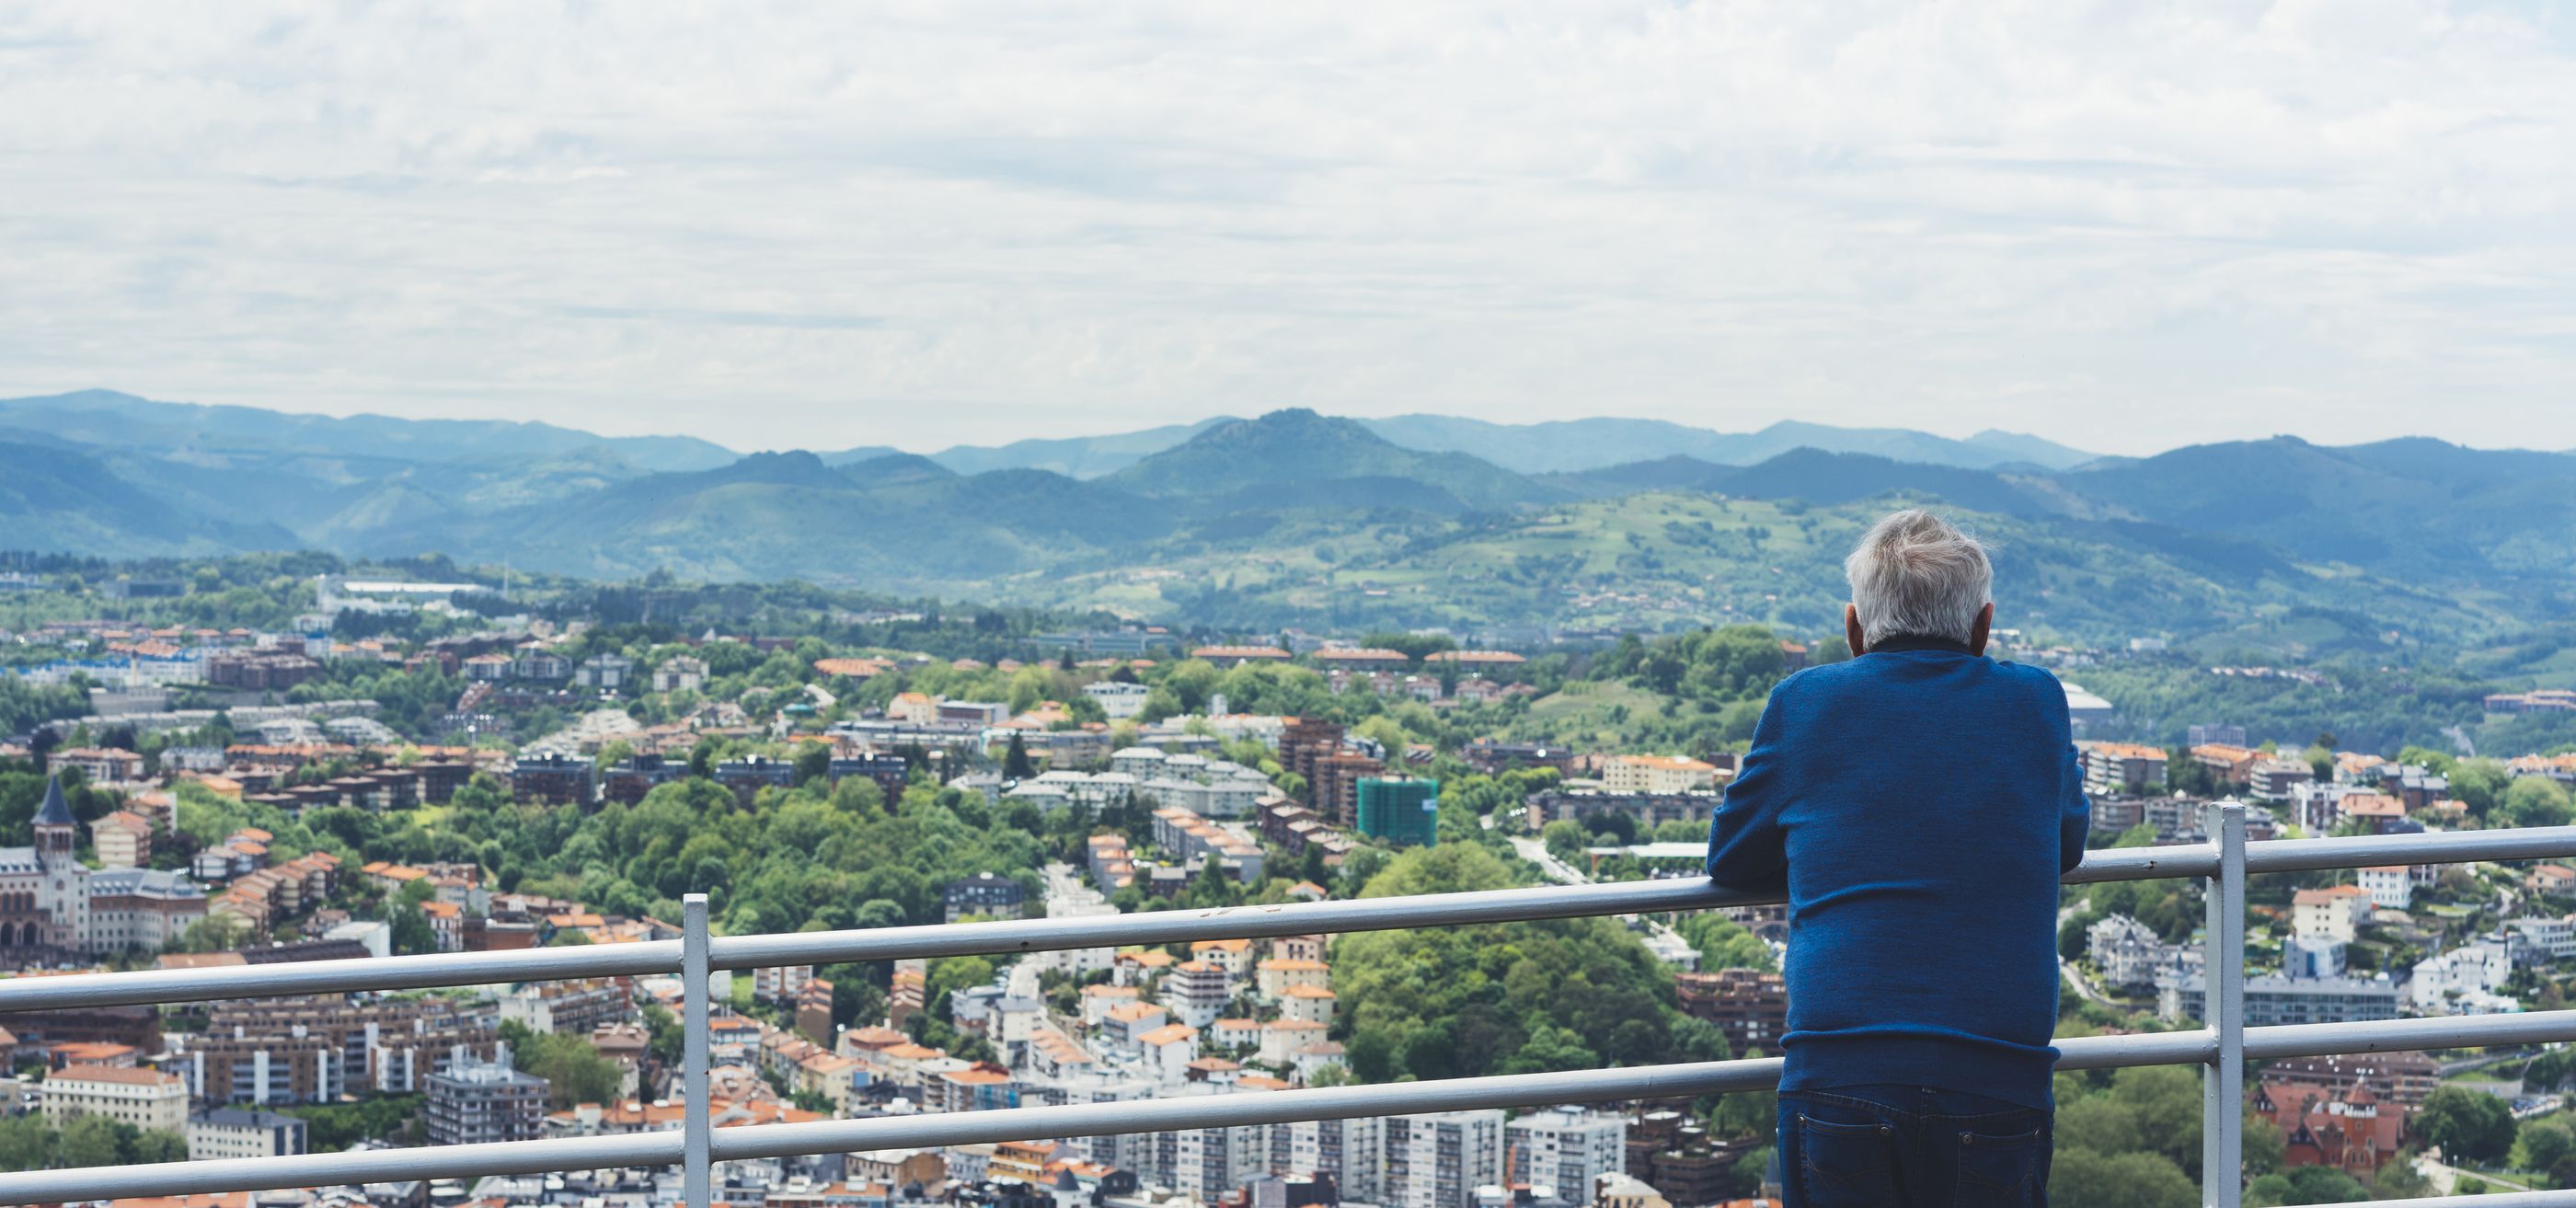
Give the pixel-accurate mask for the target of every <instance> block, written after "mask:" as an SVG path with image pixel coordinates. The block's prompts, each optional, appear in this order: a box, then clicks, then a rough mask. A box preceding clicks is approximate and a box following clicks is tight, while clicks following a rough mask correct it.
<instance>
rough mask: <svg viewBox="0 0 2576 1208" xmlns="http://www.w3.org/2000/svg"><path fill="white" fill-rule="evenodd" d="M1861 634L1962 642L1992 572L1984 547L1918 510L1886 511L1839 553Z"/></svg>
mask: <svg viewBox="0 0 2576 1208" xmlns="http://www.w3.org/2000/svg"><path fill="white" fill-rule="evenodd" d="M1843 574H1844V575H1845V576H1846V577H1847V578H1849V579H1850V580H1851V602H1852V607H1853V608H1854V609H1856V610H1857V611H1858V612H1859V613H1860V626H1861V640H1862V641H1863V642H1865V643H1866V644H1868V645H1871V646H1876V645H1878V644H1879V642H1880V641H1882V640H1884V639H1887V638H1892V637H1898V636H1905V637H1927V638H1948V639H1950V640H1951V641H1954V642H1965V641H1967V640H1968V638H1969V635H1970V633H1971V631H1973V630H1974V629H1975V628H1976V625H1977V612H1978V610H1980V609H1982V608H1984V607H1985V606H1986V604H1987V602H1988V600H1989V596H1988V594H1987V593H1988V592H1990V591H1991V590H1992V589H1993V588H1994V585H1995V570H1994V566H1993V564H1992V563H1990V562H1988V561H1987V560H1986V547H1985V546H1983V545H1979V544H1978V543H1977V539H1976V538H1974V537H1971V536H1969V535H1967V534H1966V533H1962V532H1960V531H1959V530H1957V529H1955V528H1952V527H1950V523H1949V522H1948V521H1946V520H1943V519H1941V518H1940V517H1938V516H1935V515H1933V514H1932V513H1930V512H1927V511H1924V510H1923V509H1921V508H1907V509H1905V510H1904V511H1901V512H1895V513H1891V514H1890V515H1889V516H1888V517H1887V518H1886V519H1884V520H1881V521H1879V522H1878V523H1877V524H1875V525H1872V526H1870V530H1869V532H1868V533H1867V534H1866V535H1864V536H1863V537H1862V538H1861V539H1860V544H1859V545H1858V546H1856V547H1854V548H1853V550H1852V552H1851V556H1850V557H1848V558H1845V559H1843Z"/></svg>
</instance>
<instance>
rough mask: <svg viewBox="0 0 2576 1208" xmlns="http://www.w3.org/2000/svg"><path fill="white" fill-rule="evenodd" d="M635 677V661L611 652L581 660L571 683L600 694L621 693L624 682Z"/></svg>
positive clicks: (624, 685)
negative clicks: (592, 689)
mask: <svg viewBox="0 0 2576 1208" xmlns="http://www.w3.org/2000/svg"><path fill="white" fill-rule="evenodd" d="M634 677H635V661H634V660H633V659H630V658H627V657H626V656H625V655H622V654H618V653H615V652H613V651H604V652H602V653H599V654H594V655H592V656H590V657H589V658H586V659H583V660H582V661H581V665H580V666H579V667H577V668H575V669H574V671H573V682H574V683H577V684H579V685H581V686H582V687H584V688H596V689H598V690H600V691H602V692H618V691H623V690H624V689H625V687H626V681H628V680H630V679H633V678H634Z"/></svg>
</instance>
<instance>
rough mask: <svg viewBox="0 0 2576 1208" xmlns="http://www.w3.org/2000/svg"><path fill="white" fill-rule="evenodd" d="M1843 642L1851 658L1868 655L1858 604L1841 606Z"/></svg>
mask: <svg viewBox="0 0 2576 1208" xmlns="http://www.w3.org/2000/svg"><path fill="white" fill-rule="evenodd" d="M1987 607H1988V609H1990V610H1991V609H1992V608H1993V605H1988V606H1987ZM1843 640H1844V641H1846V642H1849V643H1851V652H1852V657H1853V658H1859V657H1860V656H1862V655H1864V654H1867V653H1869V643H1868V641H1867V640H1865V639H1864V638H1863V637H1862V633H1861V627H1860V605H1858V604H1845V605H1843Z"/></svg>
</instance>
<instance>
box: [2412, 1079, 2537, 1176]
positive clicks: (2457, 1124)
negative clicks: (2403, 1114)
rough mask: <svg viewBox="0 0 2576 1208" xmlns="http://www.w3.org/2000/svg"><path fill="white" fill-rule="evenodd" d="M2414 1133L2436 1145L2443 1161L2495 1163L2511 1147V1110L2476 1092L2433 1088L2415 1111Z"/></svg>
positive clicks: (2458, 1087)
mask: <svg viewBox="0 0 2576 1208" xmlns="http://www.w3.org/2000/svg"><path fill="white" fill-rule="evenodd" d="M2415 1134H2416V1135H2417V1136H2420V1137H2422V1138H2424V1140H2425V1141H2426V1142H2427V1143H2428V1144H2432V1145H2438V1146H2440V1147H2441V1148H2442V1156H2443V1158H2444V1159H2445V1160H2447V1161H2452V1162H2460V1161H2470V1162H2494V1161H2499V1160H2501V1159H2503V1157H2504V1156H2505V1154H2506V1152H2507V1151H2509V1150H2511V1149H2512V1148H2513V1140H2514V1123H2513V1110H2512V1109H2511V1108H2510V1107H2507V1106H2506V1105H2505V1101H2504V1100H2502V1099H2499V1098H2497V1097H2495V1096H2493V1095H2489V1094H2485V1093H2483V1092H2480V1091H2473V1090H2469V1089H2468V1088H2466V1087H2461V1086H2440V1087H2435V1088H2434V1089H2433V1093H2432V1094H2430V1095H2427V1096H2425V1097H2424V1103H2423V1105H2422V1106H2421V1107H2418V1108H2417V1109H2416V1110H2415Z"/></svg>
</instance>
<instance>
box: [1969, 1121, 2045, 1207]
mask: <svg viewBox="0 0 2576 1208" xmlns="http://www.w3.org/2000/svg"><path fill="white" fill-rule="evenodd" d="M2046 1134H2047V1129H2045V1128H2034V1129H2031V1130H2030V1131H2028V1132H2020V1131H2015V1132H2010V1133H2004V1134H2000V1135H1998V1134H1991V1133H1979V1132H1962V1133H1960V1134H1959V1183H1958V1188H1959V1193H1958V1197H1957V1198H1958V1202H1959V1203H1961V1204H1992V1205H1996V1206H1997V1208H2008V1206H2010V1205H2016V1204H2027V1203H2030V1202H2031V1193H2032V1192H2033V1191H2034V1190H2035V1189H2036V1184H2037V1183H2038V1180H2039V1154H2040V1146H2041V1144H2042V1138H2044V1137H2045V1136H2046Z"/></svg>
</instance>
